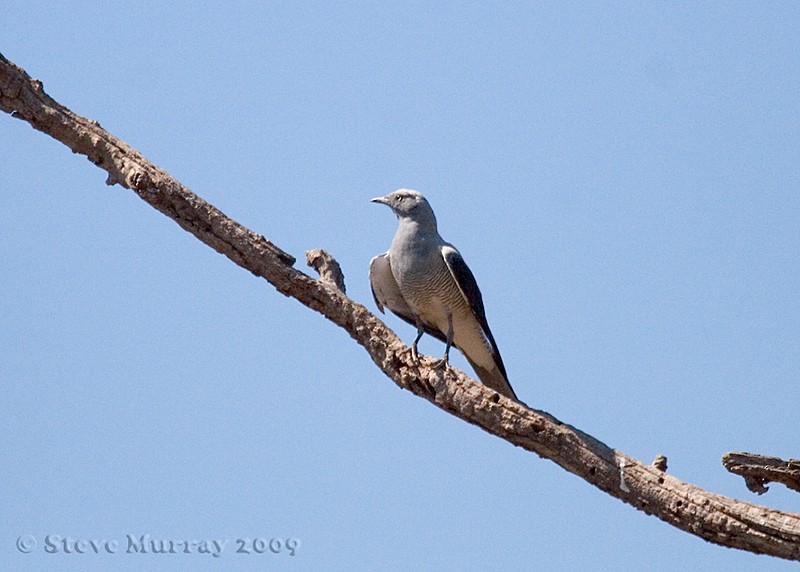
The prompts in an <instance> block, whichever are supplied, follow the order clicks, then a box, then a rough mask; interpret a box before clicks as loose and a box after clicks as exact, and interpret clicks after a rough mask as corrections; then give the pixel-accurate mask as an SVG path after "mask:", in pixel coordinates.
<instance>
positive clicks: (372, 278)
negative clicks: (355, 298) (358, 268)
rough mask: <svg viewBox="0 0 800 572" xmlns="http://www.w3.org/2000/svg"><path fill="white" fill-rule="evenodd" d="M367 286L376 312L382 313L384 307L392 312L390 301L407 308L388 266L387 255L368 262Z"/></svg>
mask: <svg viewBox="0 0 800 572" xmlns="http://www.w3.org/2000/svg"><path fill="white" fill-rule="evenodd" d="M369 285H370V288H372V297H373V298H374V299H375V304H376V305H377V306H378V310H380V311H381V313H382V314H383V313H384V307H387V308H389V309H390V310H392V304H391V303H392V300H396V301H397V302H399V301H402V303H403V304H405V305H406V306H408V304H406V303H405V300H404V299H403V296H402V295H401V294H400V288H399V287H398V286H397V281H396V280H395V279H394V275H393V274H392V267H391V265H390V264H389V253H388V252H384V253H383V254H379V255H378V256H376V257H374V258H373V259H372V260H370V261H369Z"/></svg>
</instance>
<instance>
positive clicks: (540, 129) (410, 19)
mask: <svg viewBox="0 0 800 572" xmlns="http://www.w3.org/2000/svg"><path fill="white" fill-rule="evenodd" d="M648 4H649V3H648ZM798 38H800V4H798V3H796V2H773V3H761V2H752V3H738V2H725V3H703V4H702V6H698V3H695V2H687V3H669V5H667V4H666V3H663V4H661V5H660V7H653V6H649V7H646V6H644V3H640V2H634V3H617V2H615V3H587V2H580V3H567V2H547V3H544V2H541V3H539V2H537V3H533V2H530V3H528V2H526V3H510V2H504V3H499V2H495V3H484V4H478V3H471V2H470V3H453V2H437V3H420V2H404V3H397V5H390V3H385V2H384V3H378V2H374V3H367V2H364V3H351V2H345V3H336V5H335V6H332V5H331V3H329V2H319V3H308V2H299V3H298V2H291V3H290V2H285V3H238V2H227V3H219V2H217V3H189V2H135V3H133V2H130V3H122V2H83V1H79V0H71V1H70V2H16V3H13V2H12V3H8V5H6V6H4V8H3V16H2V21H0V40H1V41H0V52H2V53H3V54H4V55H5V56H6V57H7V58H9V59H10V60H12V61H13V62H15V63H17V64H18V65H20V66H22V67H23V68H25V69H26V70H27V71H28V73H30V74H31V75H32V76H33V77H37V78H39V79H41V80H42V81H43V82H44V86H45V89H46V91H47V92H48V93H49V94H51V95H52V96H53V97H54V98H55V99H56V100H58V101H60V102H61V103H63V104H65V105H67V106H69V107H70V108H72V109H73V110H74V111H75V112H77V113H79V114H82V115H84V116H88V117H91V118H93V119H96V120H98V121H99V122H100V123H101V124H102V125H103V126H104V127H105V128H106V129H108V130H109V131H111V132H112V133H114V134H115V135H117V136H118V137H120V138H122V139H124V140H125V141H127V142H128V143H130V144H131V145H133V146H134V147H136V148H137V149H139V150H140V151H141V152H143V153H144V154H145V155H146V156H147V157H148V158H149V159H151V160H152V161H154V162H155V163H156V164H158V165H159V166H161V167H163V168H165V169H166V170H168V171H169V172H170V173H172V174H173V175H174V176H176V177H177V178H178V179H180V180H181V181H182V182H183V183H185V184H186V185H187V186H189V187H190V188H191V189H192V190H193V191H195V192H196V193H198V194H199V195H201V196H202V197H204V198H205V199H207V200H209V201H210V202H212V203H213V204H214V205H216V206H217V207H219V208H220V209H222V210H223V211H224V212H225V213H227V214H228V215H230V216H232V217H233V218H235V219H236V220H238V221H240V222H241V223H243V224H245V225H246V226H248V227H249V228H251V229H253V230H254V231H256V232H258V233H261V234H263V235H265V236H266V237H267V238H269V239H271V240H273V241H274V242H275V243H277V244H278V245H279V246H280V247H282V248H283V249H285V250H287V251H289V252H290V253H292V254H293V255H295V256H296V257H298V259H299V260H300V262H299V263H298V264H299V265H302V260H304V252H305V250H307V249H310V248H325V249H327V250H329V251H330V252H331V253H332V254H333V255H334V256H335V257H336V258H337V259H338V260H339V262H340V263H341V264H342V267H343V270H344V273H345V279H346V283H347V288H348V294H349V295H350V296H352V297H353V298H354V299H355V300H358V301H360V302H362V303H364V304H366V305H367V306H368V307H369V308H371V309H373V310H374V309H375V306H374V303H373V301H372V297H371V294H370V290H369V284H368V280H367V269H368V264H369V260H370V258H371V257H372V256H374V255H375V254H378V253H381V252H384V251H385V250H387V249H388V247H389V243H390V241H391V238H392V235H393V233H394V230H395V226H396V221H395V219H394V217H393V216H392V214H391V213H390V211H389V210H388V209H387V208H386V207H383V206H380V205H375V204H371V203H370V202H369V199H370V198H372V197H374V196H376V195H383V194H385V193H387V192H389V191H392V190H394V189H396V188H399V187H408V188H414V189H417V190H419V191H421V192H423V193H424V194H425V195H426V196H427V197H428V199H429V200H430V202H431V204H432V206H433V208H434V210H435V211H436V213H437V215H438V218H439V223H440V231H441V233H442V235H443V236H444V237H445V239H447V240H449V241H450V242H452V243H453V244H455V245H456V246H457V247H458V248H459V249H460V251H461V253H462V254H463V256H464V257H465V258H466V260H467V262H468V263H469V264H470V266H471V268H472V270H473V272H474V274H475V275H476V277H477V280H478V283H479V284H480V286H481V289H482V291H483V296H484V300H485V303H486V308H487V314H488V318H489V322H490V324H491V326H492V329H493V331H494V334H495V337H496V339H497V342H498V344H499V346H500V349H501V352H502V354H503V357H504V359H505V363H506V366H507V369H508V372H509V376H510V379H511V381H512V384H513V386H514V388H515V389H516V391H517V393H518V394H519V396H520V398H521V399H523V400H524V401H526V402H527V403H529V404H531V405H532V406H534V407H536V408H540V409H544V410H546V411H548V412H550V413H552V414H553V415H555V416H557V417H558V418H560V419H561V420H563V421H565V422H567V423H570V424H572V425H574V426H576V427H578V428H580V429H582V430H584V431H586V432H588V433H590V434H592V435H594V436H595V437H597V438H598V439H600V440H602V441H603V442H605V443H606V444H608V445H609V446H612V447H616V448H619V449H620V450H622V451H624V452H626V453H628V454H631V455H634V456H636V457H637V458H639V459H641V460H643V461H645V462H650V461H651V460H652V459H653V458H654V457H655V456H656V455H657V454H664V455H666V456H667V457H668V459H669V472H670V473H672V474H674V475H676V476H678V477H680V478H682V479H684V480H687V481H690V482H693V483H696V484H698V485H700V486H702V487H704V488H707V489H710V490H712V491H714V492H718V493H721V494H724V495H729V496H734V497H736V498H741V499H745V500H749V501H753V502H759V503H764V504H767V505H768V506H771V507H774V508H780V509H783V510H789V511H795V512H797V511H800V495H798V494H796V493H791V492H788V491H787V490H786V489H785V488H783V487H782V486H780V485H773V486H772V487H771V490H770V491H769V493H767V494H766V495H764V496H763V497H756V495H754V494H752V493H750V492H749V491H747V490H746V489H745V488H744V485H743V482H742V480H741V479H740V478H738V477H734V476H733V475H730V474H729V473H727V472H726V471H725V469H724V468H723V467H722V465H721V462H720V458H721V456H722V454H723V453H725V452H726V451H730V450H744V451H755V452H759V453H763V454H769V455H777V456H781V457H784V458H787V457H800V446H799V444H800V415H799V414H798V411H800V409H798V404H800V384H799V383H798V378H799V377H800V311H799V309H798V280H799V279H800V275H799V274H798V268H800V248H799V247H800V224H799V223H800V175H799V173H800V169H799V168H798V165H800V103H799V102H800V47H799V46H800V42H799V41H798ZM104 180H105V175H104V173H103V172H102V171H100V170H99V169H97V168H96V167H94V166H93V165H91V164H90V163H89V162H88V161H86V160H85V159H83V158H82V157H79V156H75V155H73V154H72V153H71V152H70V151H69V150H68V149H67V148H66V147H64V146H63V145H61V144H60V143H56V142H55V141H53V140H51V139H50V138H48V137H47V136H44V135H43V134H41V133H38V132H35V131H34V130H32V129H31V128H30V127H29V126H28V125H27V124H25V123H23V122H21V121H16V120H13V119H12V118H10V117H9V116H7V115H3V116H1V117H0V190H1V191H2V199H3V217H2V220H3V222H2V224H0V245H1V248H0V300H2V302H0V384H2V385H1V387H2V392H3V395H2V399H0V430H1V432H2V435H3V439H2V440H0V461H2V462H0V499H2V500H0V506H1V507H2V510H0V514H2V520H1V521H0V567H2V568H3V569H4V570H43V569H56V568H58V569H61V570H109V569H114V570H141V569H145V568H149V569H155V568H158V569H161V570H185V569H195V570H264V569H284V570H356V569H365V570H366V569H370V570H376V569H382V570H443V569H459V570H501V569H503V570H531V569H538V570H586V569H609V570H610V569H614V570H617V569H644V568H647V569H648V570H653V571H666V570H689V569H691V570H721V569H725V570H759V571H775V570H796V565H793V564H791V563H787V562H783V561H779V560H776V559H773V558H769V557H765V556H754V555H751V554H747V553H743V552H740V551H736V550H731V549H726V548H721V547H717V546H714V545H711V544H708V543H706V542H704V541H702V540H699V539H698V538H696V537H694V536H691V535H689V534H686V533H684V532H681V531H678V530H676V529H674V528H672V527H670V526H668V525H667V524H664V523H662V522H660V521H658V520H657V519H655V518H653V517H649V516H646V515H644V514H643V513H640V512H637V511H635V510H634V509H632V508H630V507H628V506H627V505H624V504H622V503H621V502H619V501H617V500H614V499H612V498H610V497H608V496H606V495H605V494H603V493H601V492H600V491H598V490H596V489H594V488H593V487H591V486H590V485H588V484H586V483H585V482H583V481H582V480H580V479H578V478H576V477H574V476H572V475H570V474H568V473H566V472H565V471H563V470H562V469H560V468H558V467H557V466H555V465H554V464H553V463H551V462H550V461H546V460H543V459H540V458H538V457H537V456H535V455H532V454H529V453H526V452H524V451H522V450H521V449H518V448H515V447H512V446H510V445H509V444H508V443H506V442H504V441H501V440H498V439H497V438H494V437H492V436H490V435H488V434H486V433H484V432H483V431H481V430H479V429H477V428H475V427H472V426H469V425H467V424H466V423H464V422H462V421H459V420H457V419H455V418H453V417H451V416H449V415H447V414H445V413H443V412H442V411H439V410H438V409H436V408H434V407H433V406H431V405H430V404H429V403H427V402H425V401H423V400H420V399H418V398H416V397H414V396H413V395H411V394H410V393H408V392H404V391H401V390H399V389H398V388H397V387H396V386H395V385H394V384H393V383H391V382H390V381H389V380H387V379H386V378H385V377H384V376H383V375H382V374H381V373H380V371H379V370H378V369H377V368H376V367H375V366H374V365H373V364H372V362H371V361H370V359H369V358H368V356H367V354H366V353H365V352H364V351H363V350H361V349H360V348H359V347H358V346H357V345H356V344H354V343H353V342H352V340H351V339H350V338H349V337H348V336H347V334H346V333H345V332H344V331H343V330H341V329H338V328H336V327H334V326H333V325H331V324H330V323H328V322H327V321H326V320H324V319H323V318H322V317H321V316H319V315H317V314H315V313H313V312H311V311H309V310H308V309H306V308H304V307H302V306H301V305H300V304H298V303H297V302H295V301H293V300H291V299H287V298H285V297H284V296H282V295H280V294H278V293H276V291H275V290H274V288H272V287H271V286H270V285H269V284H267V283H265V282H264V281H263V280H260V279H257V278H255V277H253V276H252V275H251V274H249V273H248V272H246V271H244V270H242V269H240V268H239V267H237V266H235V265H234V264H232V263H231V262H230V261H228V260H227V259H226V258H224V257H222V256H221V255H219V254H217V253H215V252H213V251H212V250H210V249H209V248H207V247H206V246H204V245H202V244H201V243H200V242H198V241H197V240H196V239H195V238H193V237H192V236H191V235H189V234H187V233H186V232H184V231H183V230H181V229H180V228H179V227H178V226H177V225H176V224H175V223H174V222H172V221H171V220H169V219H167V218H166V217H164V216H163V215H161V214H160V213H158V212H156V211H155V210H153V209H152V208H151V207H149V206H148V205H146V204H145V203H144V202H142V201H141V200H140V199H138V198H137V197H136V196H135V195H134V194H133V193H132V192H130V191H127V190H125V189H122V188H121V187H118V186H117V187H107V186H106V185H105V184H104ZM309 272H310V270H309ZM386 322H387V323H388V324H389V326H390V327H392V328H394V329H395V330H396V331H397V333H398V334H399V335H400V336H401V337H402V339H404V340H405V341H406V342H410V341H411V340H412V339H413V336H414V332H413V329H412V328H411V327H410V326H408V325H406V324H404V323H403V322H401V321H400V320H399V319H396V318H394V317H386ZM442 349H443V348H442V344H441V343H439V342H437V341H436V340H431V339H426V340H425V341H424V342H423V343H422V344H421V350H422V351H423V352H424V353H428V354H432V355H436V356H439V355H441V352H442ZM453 362H454V363H455V364H456V365H457V366H461V367H465V368H466V370H467V371H468V372H469V373H471V372H470V370H469V368H468V366H467V365H466V362H465V360H463V358H461V356H458V357H457V358H454V360H453ZM145 534H147V535H150V537H151V538H154V539H164V540H174V541H175V542H176V543H177V542H183V541H187V540H188V541H195V542H199V541H207V542H209V546H212V545H211V544H210V543H211V541H212V540H218V541H219V540H227V541H228V543H227V545H226V546H225V547H224V550H223V551H222V553H221V554H220V555H219V557H217V558H214V557H213V556H212V555H208V554H196V553H193V554H183V553H181V554H159V555H143V554H128V553H126V549H127V538H128V535H131V536H132V537H135V538H137V539H140V538H141V536H142V535H145ZM28 535H30V536H28ZM48 535H52V536H51V538H50V540H51V542H53V541H55V542H58V540H54V538H55V537H56V536H58V537H62V538H63V537H70V538H71V539H73V540H77V539H81V540H83V541H84V542H83V544H82V545H81V546H82V548H83V549H85V550H88V551H90V552H91V551H92V548H91V546H90V545H88V544H87V543H86V541H87V540H88V539H94V540H102V541H104V542H106V541H107V542H112V543H113V542H117V543H118V548H117V550H116V552H115V553H113V554H108V553H105V552H104V549H103V547H101V554H91V553H90V554H83V555H81V554H74V553H73V554H65V553H64V551H63V546H62V547H59V551H58V553H57V554H50V553H48V552H46V548H47V541H46V539H47V537H48ZM18 538H22V540H21V541H20V542H22V543H23V544H25V543H28V542H29V541H30V540H31V539H33V540H34V541H36V546H35V547H34V548H33V549H32V550H33V551H32V552H31V553H29V554H23V553H21V552H20V551H19V550H18V549H17V547H16V545H17V542H18ZM239 539H250V540H249V541H248V542H247V543H246V542H245V541H244V540H242V543H241V544H240V543H239V542H237V540H239ZM254 539H260V540H259V541H258V542H256V543H253V540H254ZM271 539H275V541H277V540H280V541H281V544H276V543H275V542H273V545H272V546H273V548H280V550H279V553H278V554H273V553H271V552H270V550H269V541H270V540H271ZM286 539H298V540H299V542H300V544H299V546H297V545H296V544H293V545H295V546H296V550H294V552H295V554H294V556H291V555H290V554H289V553H288V549H287V548H286V545H285V542H286ZM292 542H293V543H294V542H295V541H294V540H293V541H292ZM242 544H246V548H248V549H249V550H250V552H251V554H237V553H236V550H237V549H239V548H241V545H242ZM114 546H115V545H114V544H111V545H110V547H111V548H112V549H113V548H114ZM191 546H192V547H195V548H196V547H197V546H199V545H198V544H192V545H191ZM254 547H255V548H256V549H260V550H262V551H263V550H266V553H264V554H257V553H254V551H253V550H254ZM265 547H266V548H265ZM182 549H183V545H180V546H178V550H182ZM193 551H195V552H196V549H194V548H193Z"/></svg>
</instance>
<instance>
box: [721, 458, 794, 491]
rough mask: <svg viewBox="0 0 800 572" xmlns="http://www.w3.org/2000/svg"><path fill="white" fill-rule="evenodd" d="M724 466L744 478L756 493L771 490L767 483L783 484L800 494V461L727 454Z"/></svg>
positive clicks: (750, 488) (723, 461)
mask: <svg viewBox="0 0 800 572" xmlns="http://www.w3.org/2000/svg"><path fill="white" fill-rule="evenodd" d="M722 464H723V465H724V466H725V468H726V469H728V471H730V472H731V473H734V474H736V475H741V476H742V477H743V478H744V484H745V485H746V486H747V488H748V489H749V490H751V491H752V492H754V493H757V494H760V495H763V494H764V493H765V492H767V491H768V490H769V487H767V486H765V485H766V483H782V484H784V485H786V486H787V487H789V488H790V489H792V490H795V491H797V492H800V460H798V459H789V460H788V461H784V460H783V459H780V458H778V457H767V456H766V455H758V454H756V453H725V454H724V455H723V456H722Z"/></svg>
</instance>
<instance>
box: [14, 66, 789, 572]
mask: <svg viewBox="0 0 800 572" xmlns="http://www.w3.org/2000/svg"><path fill="white" fill-rule="evenodd" d="M0 107H2V109H3V110H4V111H6V112H8V113H10V114H11V115H12V116H14V117H17V118H20V119H23V120H25V121H27V122H28V123H30V124H31V125H32V126H33V127H34V128H35V129H38V130H40V131H42V132H44V133H47V134H48V135H50V136H51V137H53V138H55V139H57V140H58V141H61V142H62V143H64V144H65V145H67V146H68V147H69V148H70V149H72V151H73V152H75V153H80V154H82V155H85V156H86V157H87V158H88V159H89V160H90V161H92V163H94V164H95V165H97V166H98V167H100V168H102V169H104V170H105V171H106V172H108V180H107V183H108V184H109V185H111V184H120V185H122V186H123V187H126V188H129V189H131V190H133V191H134V192H135V193H136V194H138V195H139V197H141V198H142V199H143V200H144V201H146V202H147V203H149V204H150V205H152V206H153V207H155V208H156V209H158V210H159V211H161V212H162V213H164V214H166V215H167V216H168V217H170V218H171V219H173V220H175V221H176V222H177V223H178V224H179V225H180V226H181V227H182V228H183V229H185V230H187V231H188V232H190V233H192V234H193V235H194V236H196V237H197V238H198V239H200V240H201V241H203V242H204V243H205V244H207V245H209V246H210V247H212V248H213V249H215V250H217V251H218V252H220V253H222V254H224V255H225V256H227V257H228V258H230V259H231V260H232V261H233V262H235V263H236V264H238V265H239V266H241V267H242V268H245V269H247V270H249V271H250V272H252V273H253V274H255V275H256V276H260V277H263V278H265V279H266V280H267V281H269V282H270V283H271V284H272V285H273V286H275V288H276V289H277V290H278V291H279V292H281V293H282V294H285V295H286V296H291V297H293V298H295V299H297V300H298V301H300V302H301V303H302V304H304V305H306V306H308V307H309V308H312V309H313V310H316V311H317V312H320V313H321V314H323V315H324V316H325V317H326V318H328V319H329V320H331V321H332V322H334V323H335V324H338V325H339V326H341V327H342V328H344V329H345V330H346V331H347V332H348V333H349V334H350V336H352V337H353V339H354V340H356V342H358V343H359V344H361V345H362V346H363V347H364V348H365V349H366V351H367V353H369V355H370V357H371V358H372V360H373V361H374V362H375V364H376V365H377V366H378V367H379V368H380V369H381V371H383V372H384V373H385V374H386V375H387V376H388V377H389V378H390V379H392V380H393V381H394V382H395V383H396V384H397V385H399V386H400V387H402V388H403V389H407V390H409V391H411V392H412V393H414V394H415V395H418V396H420V397H422V398H424V399H427V400H428V401H430V402H431V403H433V404H434V405H436V406H437V407H439V408H440V409H443V410H444V411H447V412H449V413H451V414H452V415H455V416H456V417H458V418H460V419H463V420H464V421H467V422H468V423H472V424H474V425H477V426H478V427H480V428H482V429H484V430H485V431H488V432H489V433H492V434H494V435H496V436H498V437H500V438H501V439H505V440H506V441H508V442H509V443H511V444H513V445H516V446H518V447H522V448H523V449H526V450H528V451H532V452H534V453H537V454H538V455H540V456H542V457H546V458H548V459H550V460H552V461H554V462H555V463H557V464H559V465H560V466H561V467H563V468H564V469H566V470H567V471H570V472H571V473H574V474H575V475H578V476H579V477H581V478H582V479H584V480H586V481H587V482H589V483H591V484H592V485H594V486H596V487H597V488H599V489H601V490H603V491H605V492H607V493H608V494H610V495H612V496H614V497H616V498H619V499H620V500H622V501H623V502H626V503H628V504H629V505H631V506H633V507H635V508H637V509H639V510H642V511H644V512H646V513H648V514H653V515H655V516H657V517H658V518H660V519H662V520H664V521H666V522H668V523H670V524H672V525H674V526H676V527H678V528H680V529H683V530H685V531H687V532H690V533H692V534H695V535H697V536H699V537H701V538H704V539H705V540H708V541H710V542H714V543H717V544H721V545H724V546H730V547H735V548H740V549H743V550H747V551H750V552H754V553H763V554H771V555H773V556H779V557H782V558H787V559H794V560H800V515H798V514H794V513H786V512H781V511H777V510H772V509H768V508H765V507H761V506H757V505H753V504H750V503H746V502H742V501H738V500H734V499H731V498H727V497H723V496H720V495H716V494H713V493H710V492H708V491H705V490H703V489H701V488H699V487H696V486H694V485H692V484H690V483H686V482H683V481H681V480H679V479H677V478H675V477H673V476H671V475H668V474H666V473H664V472H663V471H661V470H659V468H656V467H653V466H649V465H646V464H644V463H641V462H639V461H637V460H636V459H634V458H632V457H629V456H627V455H625V454H624V453H622V452H620V451H617V450H615V449H612V448H610V447H608V446H606V445H605V444H603V443H601V442H600V441H598V440H597V439H595V438H593V437H591V436H590V435H587V434H585V433H583V432H581V431H579V430H578V429H575V428H574V427H571V426H569V425H567V424H565V423H562V422H561V421H559V420H558V419H555V418H554V417H552V416H551V415H549V414H547V413H545V412H543V411H537V410H534V409H530V408H528V407H527V406H525V405H524V404H522V403H517V402H514V401H512V400H509V399H506V398H505V397H502V396H500V395H498V394H497V393H495V392H494V391H492V390H491V389H488V388H486V387H484V386H482V385H480V384H478V383H477V382H475V381H473V380H471V379H470V378H468V377H467V376H466V375H464V374H463V373H462V372H460V371H458V370H456V369H452V368H447V369H435V368H433V367H431V366H432V364H433V363H434V362H435V360H434V359H433V358H427V357H423V358H421V361H420V362H415V361H413V360H412V358H411V355H410V352H404V351H403V349H404V347H405V346H404V345H403V344H402V342H401V341H400V340H399V339H398V337H397V336H396V335H395V334H394V333H393V332H392V331H391V330H389V329H388V328H387V327H386V326H385V325H384V324H383V322H381V321H380V320H379V319H378V318H377V317H375V316H374V315H373V314H372V313H371V312H370V311H369V310H367V309H366V308H365V307H364V306H362V305H361V304H359V303H357V302H355V301H353V300H351V299H350V298H348V297H347V296H345V294H344V292H343V288H341V287H339V286H333V285H331V284H336V283H337V280H336V279H330V280H315V279H313V278H311V277H309V276H307V275H306V274H304V273H302V272H300V271H299V270H297V269H295V268H293V267H292V265H293V264H294V258H293V257H292V256H290V255H288V254H287V253H285V252H284V251H282V250H281V249H280V248H278V247H276V246H275V245H274V244H272V243H271V242H269V241H268V240H266V239H265V238H264V237H263V236H261V235H259V234H256V233H254V232H253V231H251V230H249V229H247V228H245V227H243V226H242V225H240V224H238V223H237V222H235V221H233V220H231V219H230V218H228V217H227V216H225V215H224V214H223V213H222V212H221V211H219V210H218V209H217V208H215V207H214V206H212V205H210V204H208V203H207V202H205V201H204V200H203V199H201V198H200V197H198V196H197V195H195V194H194V193H192V192H191V191H189V189H187V188H186V187H184V186H183V185H181V184H180V183H179V182H178V181H176V180H175V179H173V178H172V177H171V176H170V175H169V174H168V173H166V172H165V171H163V170H161V169H159V168H158V167H156V166H155V165H153V164H152V163H150V162H149V161H148V160H147V159H146V158H145V157H143V156H142V155H141V154H140V153H138V152H137V151H136V150H134V149H132V148H131V147H129V146H128V145H127V144H125V143H124V142H122V141H120V140H119V139H117V138H116V137H114V136H113V135H111V134H109V133H108V132H106V131H105V130H103V129H102V128H101V127H100V125H99V124H98V123H97V122H95V121H91V120H89V119H85V118H83V117H80V116H78V115H75V114H74V113H72V112H71V111H70V110H68V109H66V108H65V107H63V106H62V105H60V104H58V103H57V102H56V101H54V100H53V99H51V98H50V97H49V96H48V95H47V94H46V93H45V92H44V91H43V89H42V84H41V83H40V82H38V81H36V80H33V79H31V78H30V77H29V76H28V75H27V74H26V73H25V72H24V71H23V70H22V69H20V68H18V67H17V66H15V65H14V64H12V63H10V62H8V60H6V59H5V58H3V57H2V56H1V55H0ZM314 258H315V259H316V256H315V257H314ZM331 260H332V259H331ZM326 265H327V266H330V261H328V262H326ZM337 266H338V265H337ZM659 465H661V463H659Z"/></svg>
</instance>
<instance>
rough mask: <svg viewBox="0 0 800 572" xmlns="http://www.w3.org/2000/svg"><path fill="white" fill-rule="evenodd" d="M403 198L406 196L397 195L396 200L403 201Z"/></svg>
mask: <svg viewBox="0 0 800 572" xmlns="http://www.w3.org/2000/svg"><path fill="white" fill-rule="evenodd" d="M405 198H406V197H405V196H404V195H397V202H398V203H402V202H403V199H405Z"/></svg>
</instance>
